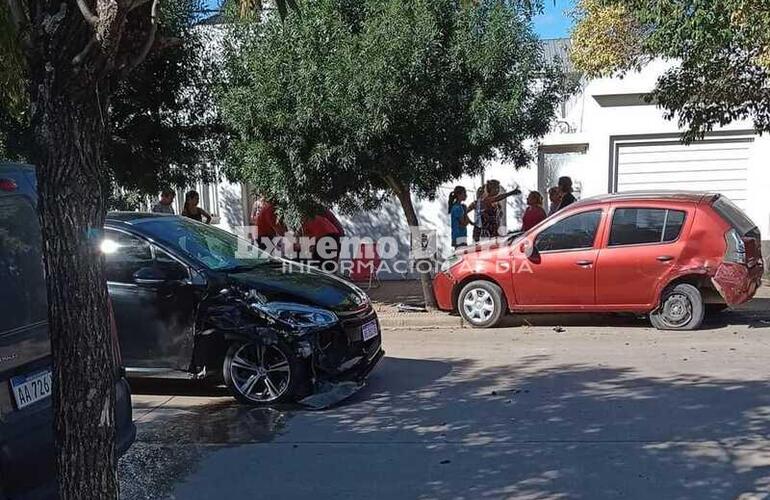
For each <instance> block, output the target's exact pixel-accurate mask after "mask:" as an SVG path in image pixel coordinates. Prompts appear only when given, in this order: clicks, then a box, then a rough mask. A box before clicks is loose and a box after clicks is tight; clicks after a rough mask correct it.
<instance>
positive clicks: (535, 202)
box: [521, 191, 548, 231]
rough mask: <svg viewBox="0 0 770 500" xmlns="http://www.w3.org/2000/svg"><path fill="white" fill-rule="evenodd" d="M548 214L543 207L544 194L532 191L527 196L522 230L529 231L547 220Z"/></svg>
mask: <svg viewBox="0 0 770 500" xmlns="http://www.w3.org/2000/svg"><path fill="white" fill-rule="evenodd" d="M546 217H548V214H546V213H545V210H544V209H543V195H541V194H540V193H538V192H537V191H530V192H529V195H528V196H527V209H526V210H525V211H524V218H523V219H522V225H521V230H522V231H528V230H530V229H532V228H533V227H535V226H536V225H538V224H539V223H540V222H542V221H543V220H545V218H546Z"/></svg>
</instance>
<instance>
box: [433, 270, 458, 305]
mask: <svg viewBox="0 0 770 500" xmlns="http://www.w3.org/2000/svg"><path fill="white" fill-rule="evenodd" d="M454 285H455V281H454V279H453V278H452V277H451V276H449V275H448V274H447V273H438V274H437V275H436V276H435V277H434V278H433V293H434V295H435V296H436V302H437V303H438V308H439V309H441V310H442V311H451V310H453V309H454V307H453V305H454V304H452V290H453V288H454Z"/></svg>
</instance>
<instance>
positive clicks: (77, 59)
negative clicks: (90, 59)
mask: <svg viewBox="0 0 770 500" xmlns="http://www.w3.org/2000/svg"><path fill="white" fill-rule="evenodd" d="M96 43H97V41H96V37H91V39H90V40H89V41H88V44H86V46H85V47H84V48H83V50H81V51H80V52H79V53H78V55H76V56H75V57H73V58H72V65H73V66H80V65H81V64H83V60H84V59H85V58H86V56H87V55H88V53H89V52H91V49H93V48H94V46H95V45H96Z"/></svg>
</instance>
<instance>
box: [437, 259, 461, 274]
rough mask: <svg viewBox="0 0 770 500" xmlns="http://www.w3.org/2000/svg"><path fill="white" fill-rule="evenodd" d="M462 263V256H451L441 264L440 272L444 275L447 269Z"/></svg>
mask: <svg viewBox="0 0 770 500" xmlns="http://www.w3.org/2000/svg"><path fill="white" fill-rule="evenodd" d="M462 261H463V258H462V255H452V256H451V257H449V258H448V259H447V260H445V261H444V262H442V263H441V272H442V273H445V272H447V271H449V269H451V268H453V267H454V266H456V265H457V264H459V263H460V262H462Z"/></svg>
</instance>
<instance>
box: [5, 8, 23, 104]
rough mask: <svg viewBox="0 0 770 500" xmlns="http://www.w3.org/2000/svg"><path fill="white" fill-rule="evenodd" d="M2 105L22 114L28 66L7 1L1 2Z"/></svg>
mask: <svg viewBox="0 0 770 500" xmlns="http://www.w3.org/2000/svg"><path fill="white" fill-rule="evenodd" d="M0 68H2V69H1V70H0V106H2V107H3V108H6V109H8V110H9V112H12V113H13V114H17V115H18V114H21V113H22V112H23V109H24V107H25V105H26V101H27V96H26V94H25V89H24V81H25V80H24V75H25V73H26V67H25V63H24V58H23V56H22V53H21V49H20V47H19V44H18V40H17V38H16V30H15V28H14V27H13V23H12V21H11V15H10V12H9V10H8V4H7V2H0Z"/></svg>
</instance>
